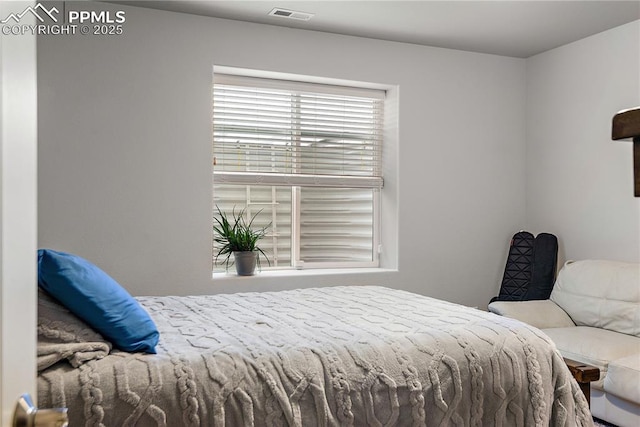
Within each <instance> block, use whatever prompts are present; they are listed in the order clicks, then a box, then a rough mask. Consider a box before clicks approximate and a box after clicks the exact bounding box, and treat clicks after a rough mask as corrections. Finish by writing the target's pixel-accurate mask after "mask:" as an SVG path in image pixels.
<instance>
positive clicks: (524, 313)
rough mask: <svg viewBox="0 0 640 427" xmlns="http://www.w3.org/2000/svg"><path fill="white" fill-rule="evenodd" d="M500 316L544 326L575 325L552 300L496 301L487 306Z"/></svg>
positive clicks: (564, 326)
mask: <svg viewBox="0 0 640 427" xmlns="http://www.w3.org/2000/svg"><path fill="white" fill-rule="evenodd" d="M487 308H488V309H489V311H490V312H492V313H495V314H499V315H500V316H506V317H512V318H514V319H518V320H520V321H521V322H524V323H527V324H529V325H531V326H535V327H536V328H539V329H544V328H566V327H571V326H575V324H574V323H573V321H572V320H571V318H570V317H569V316H568V315H567V313H566V312H565V311H564V310H563V309H561V308H560V307H559V306H558V304H556V303H555V302H553V301H551V300H548V299H546V300H533V301H494V302H492V303H490V304H489V306H488V307H487Z"/></svg>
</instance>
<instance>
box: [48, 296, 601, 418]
mask: <svg viewBox="0 0 640 427" xmlns="http://www.w3.org/2000/svg"><path fill="white" fill-rule="evenodd" d="M137 300H138V301H139V303H140V304H141V305H142V307H144V309H145V310H146V311H147V312H148V313H149V314H150V316H151V318H152V319H153V321H154V322H155V323H156V325H157V328H158V331H159V332H160V340H159V342H158V345H157V347H156V351H157V354H145V353H130V352H124V351H119V350H115V349H113V348H112V346H111V344H110V343H109V342H107V341H105V340H104V339H103V338H102V337H101V336H100V335H99V334H97V333H96V332H92V331H91V330H90V328H87V327H86V325H83V323H82V321H80V320H79V319H77V318H74V316H73V315H71V314H70V313H69V312H68V311H67V310H66V309H65V308H64V307H62V306H61V305H59V304H57V302H56V301H55V300H53V299H51V298H48V297H47V296H46V295H45V294H41V295H40V307H39V310H40V311H39V313H40V314H39V316H40V317H39V340H40V342H39V359H38V360H39V362H42V363H41V365H40V366H39V369H40V372H39V376H38V401H39V406H40V407H60V406H62V407H68V408H69V417H70V426H83V425H84V426H102V425H104V426H133V425H137V426H286V425H289V426H365V425H366V426H405V425H406V426H424V425H426V426H449V425H452V426H453V425H458V426H463V425H464V426H489V425H495V426H500V425H503V426H549V425H553V426H575V425H585V426H586V425H589V426H590V425H592V419H591V415H590V413H589V408H588V405H587V403H586V400H585V398H584V396H583V395H582V394H581V392H580V389H579V387H578V385H577V383H576V382H575V381H574V380H573V379H572V377H571V375H570V373H569V371H568V369H567V368H566V365H565V364H564V362H563V359H562V357H561V356H560V355H559V353H558V352H557V351H556V349H555V347H554V345H553V343H552V342H551V341H550V340H549V339H548V338H547V337H546V336H545V335H544V334H543V333H541V332H540V331H539V330H537V329H535V328H532V327H529V326H527V325H525V324H523V323H520V322H518V321H515V320H513V319H509V318H504V317H499V316H496V315H494V314H491V313H487V312H484V311H480V310H476V309H473V308H469V307H464V306H460V305H456V304H452V303H448V302H444V301H441V300H436V299H432V298H428V297H424V296H420V295H416V294H413V293H409V292H405V291H400V290H394V289H389V288H385V287H377V286H337V287H326V288H311V289H299V290H291V291H281V292H261V293H238V294H219V295H203V296H186V297H175V296H167V297H138V298H137ZM47 346H49V347H48V348H49V351H47V350H43V351H42V352H40V350H41V348H46V347H47ZM56 346H57V347H56ZM65 346H67V347H68V350H67V351H64V349H65V348H67V347H65ZM74 346H75V347H74ZM61 348H62V350H61ZM51 349H53V350H51Z"/></svg>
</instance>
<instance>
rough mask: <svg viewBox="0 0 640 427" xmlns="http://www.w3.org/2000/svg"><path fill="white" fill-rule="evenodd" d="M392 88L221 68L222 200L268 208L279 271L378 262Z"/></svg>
mask: <svg viewBox="0 0 640 427" xmlns="http://www.w3.org/2000/svg"><path fill="white" fill-rule="evenodd" d="M384 98H385V92H384V91H382V90H372V89H361V88H352V87H342V86H332V85H321V84H312V83H301V82H294V81H283V80H273V79H258V78H251V77H242V76H234V75H225V74H216V75H215V77H214V89H213V155H214V202H215V204H216V205H217V206H218V207H219V208H220V209H221V210H223V211H229V212H230V211H231V210H232V209H234V208H236V209H241V208H245V209H246V212H247V214H248V215H253V214H254V213H256V212H258V211H259V212H260V214H259V216H258V217H257V225H260V226H262V225H267V224H270V231H269V234H268V235H267V236H266V237H265V238H264V239H263V241H261V245H260V246H261V248H262V249H263V250H264V251H265V252H266V254H267V257H268V258H269V260H270V261H271V266H272V267H284V268H286V267H295V268H320V267H365V266H367V267H370V266H377V265H378V264H377V262H378V256H377V255H378V254H377V248H378V245H379V241H378V218H379V215H378V212H379V192H380V189H381V188H382V186H383V178H382V157H381V156H382V135H383V108H384Z"/></svg>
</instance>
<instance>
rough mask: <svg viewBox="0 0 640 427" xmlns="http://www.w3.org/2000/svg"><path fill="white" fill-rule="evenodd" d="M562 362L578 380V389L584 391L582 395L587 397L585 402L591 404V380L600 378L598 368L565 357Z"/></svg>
mask: <svg viewBox="0 0 640 427" xmlns="http://www.w3.org/2000/svg"><path fill="white" fill-rule="evenodd" d="M564 363H566V364H567V368H569V371H570V372H571V375H573V378H575V379H576V381H577V382H578V385H579V386H580V390H582V393H584V397H586V398H587V403H588V404H589V405H591V382H592V381H597V380H599V379H600V369H598V368H597V367H595V366H591V365H587V364H586V363H582V362H576V361H575V360H571V359H567V358H565V359H564Z"/></svg>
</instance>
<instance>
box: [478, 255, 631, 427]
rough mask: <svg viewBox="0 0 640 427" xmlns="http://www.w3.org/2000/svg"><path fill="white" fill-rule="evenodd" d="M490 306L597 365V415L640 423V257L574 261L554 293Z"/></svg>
mask: <svg viewBox="0 0 640 427" xmlns="http://www.w3.org/2000/svg"><path fill="white" fill-rule="evenodd" d="M489 311H492V312H494V313H496V314H500V315H503V316H508V317H513V318H516V319H518V320H521V321H523V322H526V323H528V324H531V325H533V326H536V327H538V328H540V329H541V330H542V331H543V332H544V333H546V334H547V335H548V336H549V337H550V338H551V339H552V340H553V342H554V343H555V344H556V346H557V347H558V350H559V351H560V353H561V354H562V356H564V357H565V358H568V359H573V360H576V361H578V362H581V363H586V364H589V365H593V366H597V367H598V368H599V369H600V379H599V380H598V381H595V382H593V383H591V412H592V413H593V415H594V416H595V417H598V418H600V419H603V420H605V421H608V422H610V423H613V424H616V425H618V426H624V427H626V426H633V427H637V426H640V263H622V262H613V261H602V260H586V261H574V262H572V261H569V262H567V263H566V264H565V265H564V266H563V268H562V269H561V270H560V272H559V274H558V278H557V279H556V283H555V285H554V287H553V291H552V293H551V297H550V299H548V300H541V301H522V302H520V301H518V302H512V301H496V302H493V303H491V304H489Z"/></svg>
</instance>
